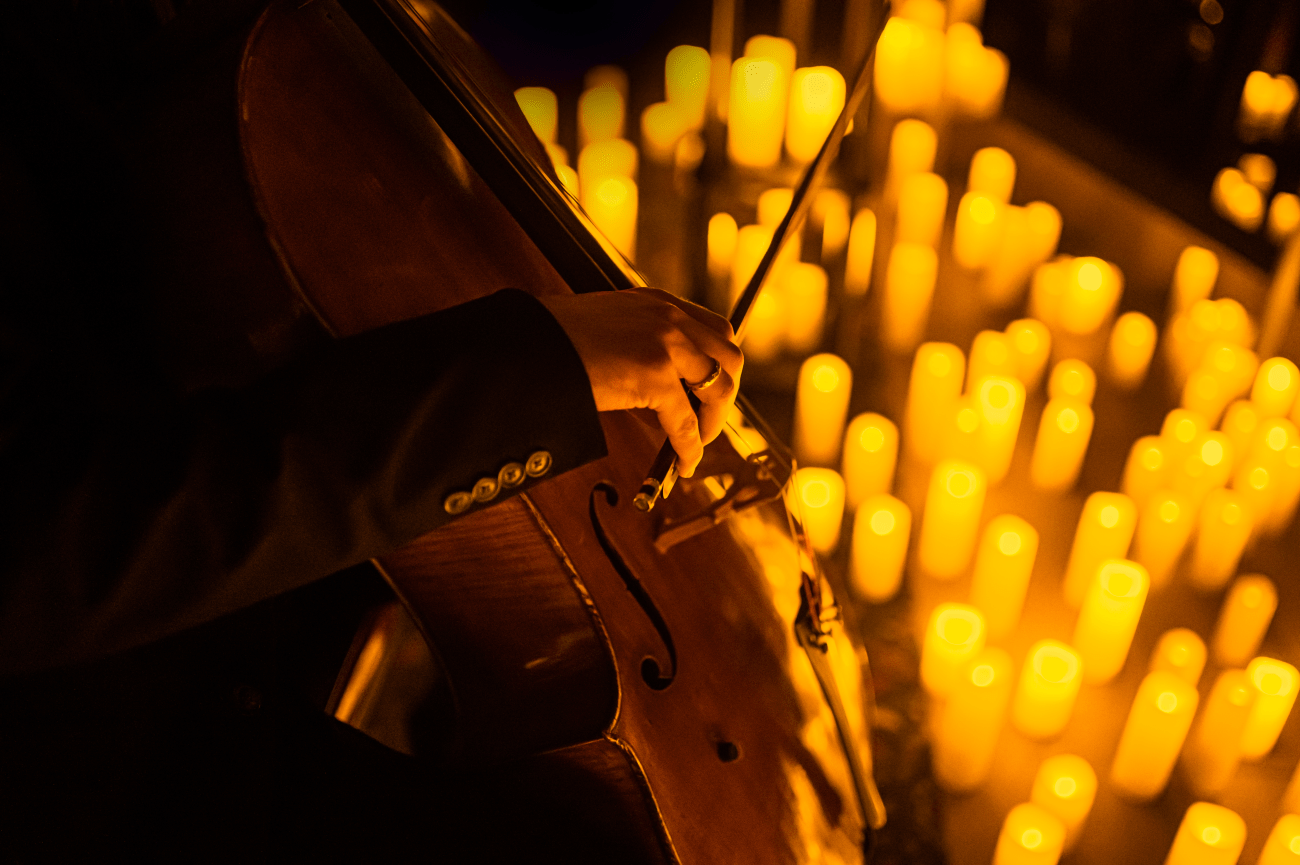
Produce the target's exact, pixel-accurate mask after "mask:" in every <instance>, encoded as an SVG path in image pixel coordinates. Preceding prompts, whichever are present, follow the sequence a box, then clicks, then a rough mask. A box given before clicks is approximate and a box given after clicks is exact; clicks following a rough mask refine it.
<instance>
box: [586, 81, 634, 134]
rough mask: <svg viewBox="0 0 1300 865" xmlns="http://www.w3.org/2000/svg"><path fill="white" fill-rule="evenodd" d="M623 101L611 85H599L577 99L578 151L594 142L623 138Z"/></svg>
mask: <svg viewBox="0 0 1300 865" xmlns="http://www.w3.org/2000/svg"><path fill="white" fill-rule="evenodd" d="M625 101H626V100H625V99H624V97H623V94H622V93H620V92H619V90H618V87H616V86H615V85H613V84H599V85H596V86H594V87H590V88H588V89H587V90H585V91H583V93H582V95H581V96H580V97H578V150H579V151H581V150H582V148H584V147H586V146H587V145H588V144H591V143H592V142H594V141H608V140H610V139H612V138H622V137H623V122H624V119H623V116H624V112H625V110H626V109H625V107H624V103H625Z"/></svg>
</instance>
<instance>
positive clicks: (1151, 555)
mask: <svg viewBox="0 0 1300 865" xmlns="http://www.w3.org/2000/svg"><path fill="white" fill-rule="evenodd" d="M1195 516H1196V511H1195V510H1194V509H1193V507H1192V504H1191V502H1189V501H1188V500H1187V497H1186V496H1184V495H1182V494H1180V493H1176V492H1173V491H1172V490H1159V491H1158V492H1156V493H1154V494H1153V495H1152V496H1151V497H1150V498H1149V499H1147V503H1146V507H1144V508H1143V509H1142V514H1141V516H1140V517H1139V519H1138V526H1137V535H1136V537H1135V538H1134V540H1133V558H1134V559H1136V560H1137V561H1138V562H1140V563H1141V564H1142V566H1143V567H1145V568H1146V569H1147V574H1148V575H1149V576H1150V577H1151V585H1152V586H1153V587H1154V588H1157V589H1159V588H1162V587H1163V586H1164V585H1165V583H1167V582H1169V577H1170V576H1171V575H1172V574H1173V571H1174V566H1175V565H1177V564H1178V560H1179V559H1180V558H1182V555H1183V550H1184V549H1186V547H1187V541H1188V540H1189V539H1190V538H1191V536H1192V528H1193V527H1194V526H1195Z"/></svg>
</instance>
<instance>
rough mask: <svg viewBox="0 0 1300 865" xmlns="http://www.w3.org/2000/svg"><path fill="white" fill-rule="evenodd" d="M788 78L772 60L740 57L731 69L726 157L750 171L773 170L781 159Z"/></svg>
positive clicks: (768, 58) (764, 57)
mask: <svg viewBox="0 0 1300 865" xmlns="http://www.w3.org/2000/svg"><path fill="white" fill-rule="evenodd" d="M787 85H788V79H787V78H786V77H785V73H784V72H783V71H782V69H781V66H780V64H779V63H778V62H777V61H776V60H774V59H772V58H771V57H766V56H763V57H741V58H740V59H739V60H737V61H736V62H735V63H733V64H732V66H731V101H730V104H729V105H728V107H727V156H728V157H730V159H731V161H732V162H733V163H735V164H736V165H741V166H745V167H747V168H771V167H772V166H773V165H776V164H777V162H779V161H780V159H781V140H782V138H783V137H784V136H785V103H786V88H787Z"/></svg>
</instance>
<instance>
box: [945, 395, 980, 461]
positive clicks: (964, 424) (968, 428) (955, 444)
mask: <svg viewBox="0 0 1300 865" xmlns="http://www.w3.org/2000/svg"><path fill="white" fill-rule="evenodd" d="M983 425H984V422H983V420H982V419H981V417H980V409H979V405H978V403H977V402H976V399H975V397H973V396H971V395H970V394H962V395H961V396H960V397H958V398H957V401H956V402H955V403H953V406H952V411H951V412H950V414H949V416H948V419H947V433H948V435H947V439H946V443H945V444H944V446H943V448H942V450H941V456H942V457H943V458H944V459H951V460H961V461H962V462H967V463H971V464H972V465H977V466H980V467H981V468H983V466H984V442H983V437H982V433H983Z"/></svg>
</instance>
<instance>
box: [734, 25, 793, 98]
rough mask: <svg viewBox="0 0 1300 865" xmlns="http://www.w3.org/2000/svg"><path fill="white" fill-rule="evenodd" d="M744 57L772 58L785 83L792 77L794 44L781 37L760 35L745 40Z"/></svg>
mask: <svg viewBox="0 0 1300 865" xmlns="http://www.w3.org/2000/svg"><path fill="white" fill-rule="evenodd" d="M745 56H746V57H770V58H772V59H773V60H774V61H776V63H777V65H778V66H780V67H781V71H782V72H783V73H784V75H783V78H784V80H785V81H789V80H790V78H791V77H792V76H793V75H794V64H795V47H794V43H793V42H791V41H790V40H789V39H786V38H784V37H782V36H767V35H763V34H760V35H758V36H751V37H749V38H748V39H746V40H745ZM783 107H784V106H783Z"/></svg>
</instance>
